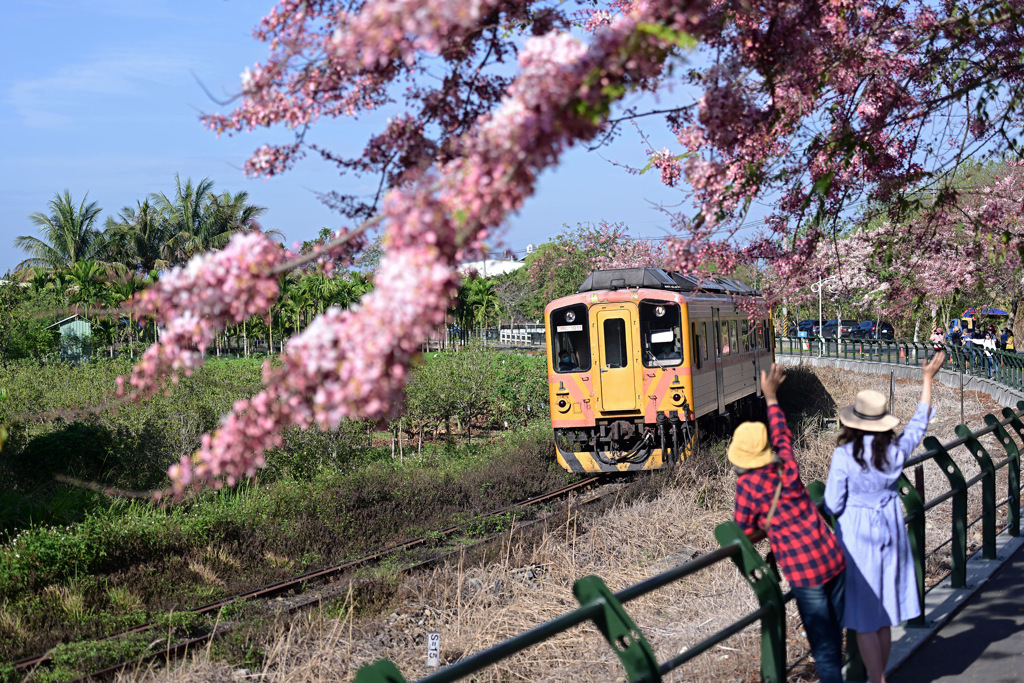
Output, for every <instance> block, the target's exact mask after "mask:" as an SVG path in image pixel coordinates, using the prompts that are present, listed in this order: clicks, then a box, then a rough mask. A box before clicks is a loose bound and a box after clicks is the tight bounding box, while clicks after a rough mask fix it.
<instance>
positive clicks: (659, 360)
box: [640, 301, 683, 368]
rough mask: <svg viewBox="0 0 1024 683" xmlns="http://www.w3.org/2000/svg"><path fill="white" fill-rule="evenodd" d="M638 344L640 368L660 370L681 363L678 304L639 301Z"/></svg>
mask: <svg viewBox="0 0 1024 683" xmlns="http://www.w3.org/2000/svg"><path fill="white" fill-rule="evenodd" d="M640 342H641V343H642V344H643V359H644V367H647V368H664V367H669V366H673V365H679V364H680V363H682V362H683V335H682V327H681V323H680V315H679V304H674V303H672V302H669V301H641V302H640Z"/></svg>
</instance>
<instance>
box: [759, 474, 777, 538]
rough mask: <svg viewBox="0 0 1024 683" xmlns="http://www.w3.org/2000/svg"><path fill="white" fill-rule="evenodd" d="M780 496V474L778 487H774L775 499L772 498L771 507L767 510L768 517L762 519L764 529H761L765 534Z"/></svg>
mask: <svg viewBox="0 0 1024 683" xmlns="http://www.w3.org/2000/svg"><path fill="white" fill-rule="evenodd" d="M780 496H782V474H781V473H780V474H779V485H778V486H776V487H775V497H774V498H772V506H771V507H770V508H768V516H767V517H765V519H764V527H762V528H763V529H764V531H765V533H768V527H770V526H771V525H772V515H774V514H775V508H776V506H777V505H778V504H779V497H780Z"/></svg>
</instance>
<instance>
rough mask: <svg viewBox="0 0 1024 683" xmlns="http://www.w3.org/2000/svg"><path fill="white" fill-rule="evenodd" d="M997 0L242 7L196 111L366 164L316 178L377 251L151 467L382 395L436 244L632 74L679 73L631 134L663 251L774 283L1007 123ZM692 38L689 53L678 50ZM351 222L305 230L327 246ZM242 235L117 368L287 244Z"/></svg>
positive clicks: (652, 80) (592, 123)
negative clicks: (657, 122)
mask: <svg viewBox="0 0 1024 683" xmlns="http://www.w3.org/2000/svg"><path fill="white" fill-rule="evenodd" d="M1022 1H1024V0H1009V1H1008V2H988V1H986V0H968V2H967V3H953V2H951V1H950V2H944V1H940V2H925V1H924V0H913V1H896V0H788V1H785V0H784V1H780V2H775V3H748V2H745V1H740V0H693V1H691V2H685V1H679V0H613V1H611V2H605V3H601V2H598V3H597V5H598V6H597V7H596V8H595V7H594V4H593V3H586V4H582V3H581V7H580V8H579V9H578V10H574V9H573V8H572V7H571V6H568V5H566V4H564V3H556V2H551V1H550V0H547V1H542V0H471V1H466V0H352V1H350V2H345V1H343V0H280V2H279V4H278V5H277V6H276V7H275V8H274V9H273V10H272V11H271V13H270V14H269V15H267V17H265V18H264V19H263V21H262V22H261V23H260V25H259V27H258V28H257V31H256V36H257V37H258V38H259V39H261V40H263V41H265V42H266V43H267V44H268V47H269V56H268V59H267V60H266V62H265V63H262V64H256V65H254V66H253V67H251V68H250V69H247V70H246V72H245V73H244V74H243V78H242V85H241V102H240V104H239V106H238V107H237V108H236V109H234V110H233V111H231V112H228V113H225V114H212V115H209V116H206V117H205V122H206V124H207V125H208V126H209V127H210V128H211V129H213V130H215V131H217V132H218V133H227V134H233V133H238V132H241V131H249V130H252V129H255V128H259V127H265V126H276V125H284V126H287V127H290V128H292V129H294V130H295V132H296V135H295V138H294V140H293V141H292V142H290V143H289V144H285V145H278V146H270V145H264V146H262V147H260V148H259V149H257V150H256V152H255V153H254V154H253V156H252V157H251V159H250V160H249V161H248V162H247V164H246V171H247V172H248V173H250V174H252V175H264V176H269V175H274V174H277V173H281V172H283V171H285V170H287V169H288V168H289V167H290V166H291V165H292V164H294V163H295V161H296V160H297V159H299V158H301V157H302V156H304V155H306V154H309V153H310V152H312V153H314V154H318V155H320V156H321V157H323V158H324V159H326V160H328V161H329V162H331V163H334V164H336V165H337V166H338V168H339V169H340V170H342V171H343V172H347V173H356V174H371V175H373V176H375V177H377V178H378V179H379V182H378V187H379V190H378V192H377V193H376V194H375V195H374V196H373V197H371V198H368V199H365V198H364V199H361V198H357V197H354V196H351V195H343V194H331V195H329V196H327V197H326V200H327V201H328V202H329V203H331V204H332V205H334V206H336V207H338V208H339V209H340V210H341V211H342V212H343V213H345V214H346V215H348V216H350V217H352V218H353V219H357V220H370V221H372V222H374V223H375V224H377V223H379V224H381V225H382V226H383V227H384V230H385V238H384V246H385V252H384V255H383V256H382V258H381V260H380V267H379V271H378V273H377V276H376V283H377V286H376V288H375V290H374V291H373V292H370V293H369V294H367V295H366V296H365V297H364V298H363V300H362V302H361V304H360V305H359V306H357V307H355V308H353V309H352V310H349V311H340V310H336V309H331V310H329V311H327V312H326V313H325V314H323V315H322V316H321V317H320V318H319V319H318V320H317V321H316V322H314V323H313V324H312V325H310V326H309V328H308V329H306V330H305V331H304V333H303V334H301V335H299V336H297V337H295V338H293V339H292V340H291V342H290V343H289V344H288V346H287V347H286V349H285V352H284V353H283V354H282V358H281V365H280V367H276V368H270V367H268V368H267V369H266V370H265V373H264V375H265V376H264V379H265V382H266V388H265V390H264V391H263V392H261V393H260V394H258V395H257V396H255V397H253V398H252V399H251V400H248V401H241V402H239V403H238V404H237V405H236V406H235V408H234V410H233V411H232V413H231V414H230V415H228V416H227V417H226V418H225V420H224V422H223V424H222V425H221V427H220V429H218V430H217V431H216V432H214V433H213V434H211V435H208V436H207V437H205V438H204V440H203V446H202V448H201V449H200V451H199V452H198V453H197V454H195V455H194V456H191V457H185V458H183V459H182V461H181V463H180V464H179V465H178V466H176V467H175V468H174V469H173V471H172V473H171V474H172V479H173V480H174V482H175V486H176V490H178V491H181V490H183V489H184V487H187V486H189V485H192V484H197V483H209V484H213V485H220V484H221V483H231V482H233V481H234V480H235V479H237V478H238V477H240V476H243V475H246V474H251V473H252V472H253V471H254V468H256V467H259V466H260V465H261V464H262V453H263V451H264V449H265V448H267V447H268V446H273V445H276V444H277V443H279V441H280V437H279V436H278V435H279V433H280V430H281V429H283V428H284V427H287V426H292V425H296V426H300V427H309V426H312V425H314V424H315V425H318V426H319V427H321V428H324V429H329V428H332V427H334V426H336V425H337V424H338V421H339V420H340V419H342V418H343V417H348V416H355V415H359V416H364V417H371V418H372V417H382V416H385V415H387V414H388V413H389V412H390V411H392V410H393V406H394V405H395V404H396V402H397V399H398V397H399V396H400V393H401V391H402V388H403V386H404V382H405V379H406V376H407V367H408V364H409V361H410V359H411V357H412V356H413V354H414V353H415V352H416V349H417V347H418V345H419V342H420V340H422V339H423V338H424V337H425V336H426V334H427V333H428V331H429V329H431V328H432V327H433V326H434V325H435V324H437V323H440V322H442V321H443V319H444V313H445V311H446V310H447V308H448V306H449V303H450V300H451V297H452V295H453V294H454V292H455V291H456V277H455V275H454V269H453V266H454V265H455V263H456V262H457V261H458V260H459V259H460V258H462V257H464V256H472V255H477V254H478V253H479V252H481V251H482V250H483V247H484V245H485V242H486V241H487V240H489V239H492V237H493V233H494V231H495V230H496V229H498V228H499V226H501V225H502V223H503V221H504V219H505V218H506V217H507V216H508V215H509V213H511V212H514V211H516V210H518V209H519V208H520V207H521V206H522V205H523V202H524V201H525V200H526V199H527V198H528V197H529V196H530V194H531V193H532V192H533V191H534V188H535V186H536V183H537V178H538V176H539V175H540V173H541V172H542V171H543V170H544V169H546V168H548V167H551V166H553V165H555V164H557V163H558V161H559V159H560V157H561V155H562V153H563V152H564V151H565V149H566V148H567V147H569V146H570V145H574V144H579V143H588V144H591V145H597V144H600V142H601V141H602V140H604V139H607V137H608V136H609V135H611V134H613V133H614V132H615V130H616V127H617V126H620V125H622V124H623V123H624V122H626V121H636V120H640V119H644V120H651V119H650V117H649V116H648V115H650V114H653V113H656V112H653V111H651V110H643V109H640V104H638V102H640V103H642V102H647V101H649V99H640V100H636V101H632V100H629V101H628V102H627V101H626V100H625V99H624V98H625V96H626V95H627V94H629V93H636V92H653V91H658V90H665V91H666V92H667V91H668V89H671V88H672V87H673V86H685V87H684V88H683V90H686V89H689V90H693V91H695V92H697V93H698V96H697V98H696V99H695V100H694V101H693V102H689V103H683V104H678V105H677V104H671V103H670V104H669V105H668V106H667V107H663V110H662V111H661V115H662V118H663V119H664V120H665V122H666V124H667V125H668V126H669V127H670V129H671V131H672V132H673V133H674V135H675V136H676V139H677V141H678V147H677V148H676V149H665V150H661V151H658V152H654V151H651V152H650V154H649V163H650V165H651V166H652V167H654V168H657V169H658V170H659V172H660V176H661V178H662V180H663V181H664V182H665V183H667V184H670V185H677V186H679V187H681V188H685V190H686V192H688V194H689V196H690V198H691V199H692V205H693V209H692V211H689V212H683V213H680V214H679V215H678V216H676V217H675V222H676V224H677V225H678V226H679V229H680V232H679V235H678V237H677V239H675V240H674V241H673V242H672V243H671V244H670V245H668V246H667V250H666V255H667V260H666V261H665V262H664V265H666V266H668V267H670V268H676V269H680V270H685V271H700V270H701V268H703V267H704V266H705V264H707V263H714V264H715V266H716V268H718V269H719V270H722V271H728V270H729V269H730V267H734V266H736V265H738V264H740V263H743V262H745V261H747V262H749V261H754V260H757V259H760V260H767V261H769V262H771V263H773V264H774V266H775V268H776V271H777V273H778V274H779V278H778V282H779V283H781V285H780V291H779V292H776V293H775V294H774V295H775V296H778V295H780V294H782V293H784V292H785V290H786V288H795V287H799V286H800V285H801V284H803V281H805V280H806V279H807V277H808V275H807V273H808V263H809V262H810V260H811V259H812V258H813V256H814V255H815V254H816V253H817V249H818V245H819V243H820V242H821V241H822V239H823V237H826V236H828V235H829V234H830V232H834V231H835V229H836V226H837V221H838V220H839V219H840V217H841V216H842V215H843V211H844V209H847V208H848V207H850V206H851V205H856V204H857V202H862V203H863V204H862V206H867V207H879V206H884V207H892V208H893V210H894V211H896V212H899V211H901V210H905V209H907V208H908V207H911V208H912V199H913V196H915V195H910V196H907V195H904V191H905V190H906V188H908V187H912V188H913V189H914V190H915V192H918V193H920V191H921V190H922V188H927V187H928V186H929V184H931V183H935V182H937V181H938V180H939V179H941V177H942V174H943V173H945V172H947V171H949V170H950V169H951V168H954V167H955V165H956V164H957V163H958V160H959V159H961V158H963V157H964V156H965V155H970V154H980V153H986V154H988V153H995V152H999V151H1002V150H1006V149H1012V150H1015V149H1016V143H1015V140H1014V139H1013V137H1012V132H1013V131H1014V130H1016V127H1018V126H1019V123H1020V113H1021V112H1020V108H1021V106H1022V102H1024V97H1021V95H1022V92H1021V75H1022V73H1024V65H1022V62H1021V60H1020V58H1019V57H1020V54H1021V47H1022V45H1021V42H1022V35H1024V34H1022V32H1021V31H1020V30H1019V22H1018V21H1017V19H1018V18H1019V15H1020V12H1021V4H1022ZM695 46H698V52H697V53H696V54H697V55H698V57H697V59H696V60H695V61H694V65H696V66H695V68H684V66H686V67H692V66H693V65H684V64H683V60H684V59H685V57H686V55H687V54H689V53H688V50H691V49H693V48H694V47H695ZM513 60H514V61H515V62H516V63H517V66H516V69H517V71H515V72H514V73H513V69H512V68H511V62H512V61H513ZM381 107H393V108H397V109H398V110H399V113H398V114H397V115H394V116H392V117H391V118H390V120H389V121H388V123H387V124H386V125H385V126H384V127H383V130H381V132H380V133H379V134H377V135H374V136H372V137H371V138H369V139H368V140H367V142H366V144H365V146H364V148H363V150H362V153H361V154H360V155H359V156H357V157H345V156H343V155H340V154H338V153H336V152H334V151H332V150H329V149H327V148H326V147H324V146H323V145H322V144H321V143H319V142H316V141H315V140H313V136H312V134H311V133H310V131H311V130H312V129H313V127H314V125H315V124H316V123H317V121H319V120H320V119H321V118H323V117H326V118H335V117H344V116H355V115H358V114H361V113H365V112H368V111H372V110H375V109H378V108H381ZM765 197H774V198H775V200H774V203H773V205H772V208H771V210H770V212H769V214H768V216H767V218H766V220H765V223H764V228H763V230H762V231H761V232H760V233H759V234H758V235H756V236H754V237H753V238H751V239H748V240H746V241H745V242H744V243H738V242H736V241H735V240H732V239H730V238H731V237H733V236H734V235H735V231H736V230H737V229H738V228H739V226H740V225H741V224H742V222H743V220H744V217H745V216H746V214H747V211H748V210H749V208H750V206H751V205H752V203H753V202H755V201H760V200H763V199H764V198H765ZM951 202H955V197H954V196H953V195H949V194H947V195H943V196H941V197H938V198H937V201H935V202H933V203H932V206H934V207H939V208H941V207H944V206H949V205H951ZM371 216H372V218H371ZM364 229H365V224H364V225H363V226H356V227H353V228H351V229H350V230H349V231H348V232H345V233H344V234H343V235H341V236H339V237H338V238H336V239H335V240H333V241H332V242H331V243H329V244H328V245H327V246H326V247H325V248H326V249H327V250H328V251H329V252H331V253H332V254H333V255H337V254H344V253H345V252H346V249H347V245H349V244H351V243H353V242H354V241H355V240H354V238H353V236H354V235H357V234H359V233H360V232H361V231H362V230H364ZM922 229H924V228H922ZM244 239H245V240H247V241H244V242H243V241H242V240H243V238H237V239H236V240H235V241H234V242H232V245H230V246H229V247H228V249H227V250H226V251H225V252H223V253H221V254H218V255H216V256H208V257H203V258H200V259H198V260H196V261H193V262H192V263H191V264H190V265H189V266H188V267H187V268H185V269H183V270H181V271H177V272H176V273H175V274H174V275H173V276H171V277H168V278H165V282H164V283H162V284H161V287H160V288H159V289H157V290H154V291H153V292H152V293H151V294H147V295H146V297H145V298H144V299H143V306H144V308H146V310H147V311H149V312H152V313H153V314H154V315H156V316H158V317H160V318H161V319H163V320H164V321H165V323H166V325H167V326H168V328H169V329H170V330H171V331H172V332H171V333H170V334H168V335H167V336H165V338H164V339H163V340H162V341H161V344H160V345H159V346H158V347H156V348H155V350H151V353H149V354H147V357H146V358H145V359H144V361H143V364H142V365H141V366H140V368H139V369H137V370H136V372H135V374H134V375H133V376H132V378H131V379H130V380H129V381H130V384H131V385H132V386H133V387H134V391H135V392H137V393H144V392H146V391H150V390H152V388H153V387H155V386H158V382H157V381H156V380H157V373H158V371H161V370H166V369H170V370H172V371H174V370H180V371H183V372H187V371H189V370H190V369H191V368H193V367H195V364H196V363H197V362H199V360H200V356H201V353H202V351H203V347H204V345H205V344H206V343H208V339H209V335H210V334H211V332H210V330H211V329H216V328H217V327H219V326H222V325H224V324H229V323H230V322H232V321H234V320H236V319H237V318H238V316H241V315H245V316H248V315H251V314H252V311H254V310H255V309H257V308H260V307H263V306H267V305H269V304H270V302H271V301H272V299H273V298H274V296H276V292H275V287H276V279H275V278H276V274H277V273H280V272H282V269H283V268H285V267H287V266H289V265H290V264H293V263H295V259H294V258H292V255H288V254H284V253H281V252H280V250H277V248H276V247H274V246H273V245H272V244H271V243H270V241H269V240H267V239H265V238H262V239H261V238H260V236H258V235H255V236H252V235H250V236H245V238H244ZM907 239H908V240H909V241H910V243H915V242H919V241H922V240H923V239H924V237H923V233H920V232H913V231H910V232H908V233H907Z"/></svg>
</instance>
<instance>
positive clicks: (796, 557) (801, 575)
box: [736, 405, 846, 588]
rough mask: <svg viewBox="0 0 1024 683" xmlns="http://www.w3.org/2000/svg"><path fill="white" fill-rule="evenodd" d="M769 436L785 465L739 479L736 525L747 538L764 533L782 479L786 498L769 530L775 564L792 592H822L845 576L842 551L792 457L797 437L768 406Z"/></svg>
mask: <svg viewBox="0 0 1024 683" xmlns="http://www.w3.org/2000/svg"><path fill="white" fill-rule="evenodd" d="M768 433H769V435H770V438H771V442H772V447H773V448H774V449H775V452H776V453H777V454H778V456H779V458H780V459H781V460H782V462H780V463H777V464H770V465H765V466H764V467H759V468H757V469H756V470H751V471H749V472H745V473H743V474H741V475H740V476H739V478H738V479H737V480H736V523H737V524H739V525H740V527H742V528H743V530H744V531H746V532H747V533H748V534H749V533H753V532H754V531H756V530H758V529H760V528H762V526H763V525H764V521H765V518H766V517H767V516H768V509H769V508H770V507H771V505H772V498H774V497H775V489H776V487H777V486H778V484H779V477H780V476H781V477H782V495H781V496H779V503H778V505H777V506H776V508H775V513H774V514H773V515H772V519H771V527H770V528H769V529H768V542H769V543H770V544H771V547H772V552H773V553H775V561H776V562H778V563H779V568H780V569H781V570H782V573H783V574H784V575H785V577H786V579H787V580H788V581H789V585H790V586H794V587H796V588H810V587H815V586H822V585H824V584H825V583H827V582H828V581H829V580H831V579H832V577H834V576H836V575H837V574H839V572H841V571H843V568H844V567H845V566H846V562H845V560H844V559H843V551H842V549H841V548H840V546H839V541H837V540H836V537H835V536H834V535H833V534H832V530H831V529H829V528H828V525H827V524H826V523H825V520H824V518H823V517H822V516H821V513H819V512H818V508H817V507H815V505H814V503H813V502H811V496H810V494H808V493H807V489H806V488H805V487H804V483H803V482H802V481H800V466H799V465H797V463H796V458H795V457H793V435H792V434H791V433H790V431H789V427H788V426H787V425H786V416H785V414H784V413H783V412H782V409H781V408H780V407H779V406H778V405H770V406H768Z"/></svg>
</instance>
